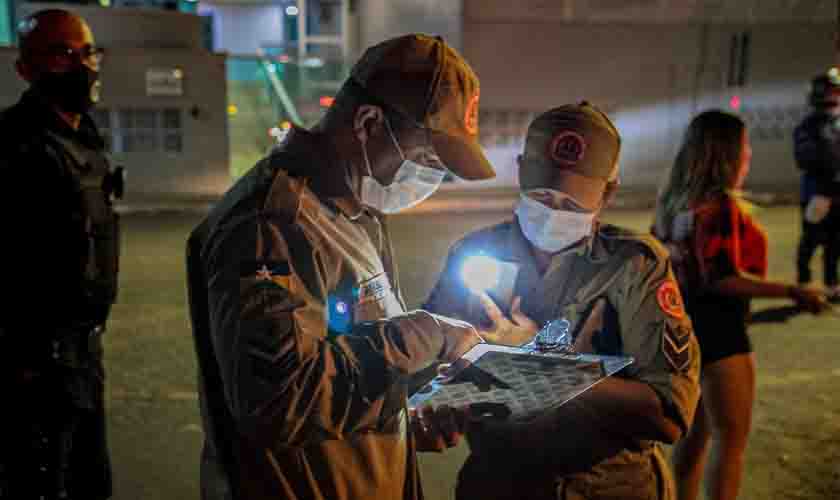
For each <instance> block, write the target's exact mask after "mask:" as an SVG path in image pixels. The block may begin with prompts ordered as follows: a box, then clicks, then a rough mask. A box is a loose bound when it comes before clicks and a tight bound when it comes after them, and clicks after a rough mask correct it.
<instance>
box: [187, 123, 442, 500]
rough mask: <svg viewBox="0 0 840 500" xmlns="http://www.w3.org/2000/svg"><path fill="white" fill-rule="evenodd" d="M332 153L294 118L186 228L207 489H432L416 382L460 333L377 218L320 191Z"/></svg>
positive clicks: (294, 494) (240, 494)
mask: <svg viewBox="0 0 840 500" xmlns="http://www.w3.org/2000/svg"><path fill="white" fill-rule="evenodd" d="M327 151H329V148H327V147H326V146H325V144H323V143H322V139H320V138H319V136H316V135H313V134H311V133H309V132H306V131H302V130H295V131H293V132H292V134H291V135H290V137H289V139H288V140H287V141H286V143H285V145H284V146H282V147H280V148H278V150H277V151H275V152H274V153H273V154H272V155H271V156H269V157H268V158H267V159H265V160H263V161H262V162H260V163H259V164H257V165H256V166H255V167H254V168H253V169H252V170H251V171H250V172H249V173H248V174H246V175H245V176H244V177H243V178H242V179H241V180H240V181H239V182H238V183H237V184H236V185H235V186H234V187H233V188H232V189H231V190H230V191H229V192H228V193H227V194H226V196H225V197H224V198H223V200H221V202H220V203H219V204H218V206H216V207H215V209H214V210H213V211H212V213H211V214H210V215H209V216H208V217H207V218H206V220H204V221H203V222H202V223H201V224H200V225H199V226H198V227H197V228H196V230H195V231H194V232H193V234H192V235H191V237H190V240H189V243H188V249H187V255H188V256H187V261H188V268H189V269H188V275H189V278H188V279H189V288H190V307H191V316H192V321H193V333H194V338H195V343H196V350H197V353H198V360H199V371H200V379H201V380H200V382H201V385H200V395H201V405H202V416H203V422H204V427H205V434H206V441H205V449H204V453H203V460H202V497H203V498H204V499H207V500H211V499H212V500H217V499H227V498H233V499H247V500H256V499H272V500H274V499H330V500H337V499H338V500H340V499H373V498H376V499H383V500H387V499H395V500H398V499H416V498H421V497H422V494H421V491H420V484H419V480H418V473H417V464H416V460H415V455H414V445H413V441H412V439H411V437H410V435H408V434H407V432H406V430H407V425H406V423H407V413H406V389H405V387H406V385H405V381H406V379H407V377H408V375H410V374H413V373H415V372H418V371H420V370H422V369H424V368H427V367H428V366H429V365H430V364H431V363H432V362H434V361H435V360H436V359H437V358H439V357H443V356H446V355H448V349H450V347H451V346H450V345H449V344H448V343H447V342H446V335H445V332H444V331H442V329H441V325H440V324H439V323H438V320H437V318H436V317H435V316H433V315H431V314H429V313H426V312H422V311H415V312H410V313H406V312H405V311H404V307H403V302H402V299H401V298H400V295H399V292H398V290H397V283H396V279H395V274H394V267H393V263H392V257H391V247H390V241H389V239H388V235H387V234H386V233H385V232H384V228H382V226H381V225H380V224H379V222H378V220H377V219H376V218H375V217H373V216H371V215H369V214H367V212H366V211H364V210H362V209H361V207H360V206H359V205H358V203H357V202H355V201H354V200H355V198H353V197H352V195H350V194H349V191H347V190H345V191H343V192H338V193H326V194H323V193H320V194H316V192H315V191H316V190H317V189H315V188H314V187H313V186H316V185H318V183H319V179H320V180H322V179H324V177H323V176H325V175H331V176H343V175H344V172H345V171H344V169H343V168H342V166H341V165H339V164H336V163H335V162H334V161H332V160H331V157H330V156H329V155H328V153H327ZM319 176H320V177H319Z"/></svg>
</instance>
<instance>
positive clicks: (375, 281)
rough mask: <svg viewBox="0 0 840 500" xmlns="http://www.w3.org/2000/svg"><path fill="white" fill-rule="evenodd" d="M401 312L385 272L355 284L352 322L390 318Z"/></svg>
mask: <svg viewBox="0 0 840 500" xmlns="http://www.w3.org/2000/svg"><path fill="white" fill-rule="evenodd" d="M403 312H405V311H404V310H403V307H402V304H400V301H399V300H397V296H396V294H395V293H394V289H393V287H392V286H391V280H389V279H388V275H387V274H385V273H380V274H378V275H376V276H374V277H373V278H370V279H368V280H366V281H363V282H361V283H359V284H358V285H357V288H356V300H355V304H354V306H353V319H354V321H353V322H354V324H358V323H362V322H364V321H374V320H377V319H383V318H390V317H391V316H396V315H398V314H402V313H403Z"/></svg>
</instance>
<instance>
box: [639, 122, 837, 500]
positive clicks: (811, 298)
mask: <svg viewBox="0 0 840 500" xmlns="http://www.w3.org/2000/svg"><path fill="white" fill-rule="evenodd" d="M751 155H752V151H751V148H750V143H749V136H748V134H747V129H746V126H745V125H744V122H743V121H742V120H741V119H740V118H738V117H737V116H735V115H732V114H729V113H725V112H722V111H707V112H704V113H701V114H700V115H698V116H697V117H695V118H694V119H693V120H692V122H691V124H690V125H689V127H688V131H687V133H686V135H685V137H684V140H683V143H682V146H681V148H680V150H679V153H678V154H677V158H676V160H675V161H674V165H673V167H672V169H671V172H670V175H669V176H668V178H667V179H666V182H665V184H664V186H663V188H662V190H661V193H660V195H659V199H658V201H657V207H656V214H655V221H654V232H655V233H656V235H657V236H658V237H659V238H660V239H662V240H663V241H664V242H665V243H666V244H667V245H668V246H669V247H670V249H671V256H672V261H673V262H674V267H675V270H676V272H677V277H678V279H679V281H680V285H681V288H682V291H683V294H684V296H685V299H686V307H687V309H688V312H689V315H690V316H691V319H692V321H693V323H694V331H695V334H696V336H697V339H698V341H699V342H700V351H701V354H702V363H703V367H702V376H701V384H702V396H701V402H700V406H699V407H698V410H697V413H696V415H695V418H694V423H693V427H692V429H691V431H690V432H689V434H688V436H686V438H685V439H684V440H682V441H681V442H680V443H678V445H677V446H676V448H675V453H674V462H675V468H676V474H677V485H678V489H679V495H680V499H681V500H691V499H695V498H697V495H698V490H699V486H700V480H701V477H702V475H703V469H704V465H705V462H706V455H707V450H708V445H709V442H710V441H712V442H713V444H714V446H713V450H714V451H713V453H712V463H711V464H710V465H711V466H710V467H709V469H708V472H709V475H708V477H707V478H706V487H707V496H708V498H710V499H716V500H730V499H734V498H736V497H737V496H738V489H739V486H740V481H741V474H742V470H743V467H744V449H745V448H746V445H747V438H748V435H749V432H750V422H751V418H752V408H753V401H754V398H755V357H754V355H753V352H752V345H751V343H750V339H749V337H748V336H747V324H746V322H747V319H748V315H749V310H750V299H752V298H753V297H789V298H791V299H792V300H794V301H795V302H796V303H797V304H798V305H800V306H802V307H804V308H805V309H807V310H809V311H812V312H819V311H821V310H822V309H823V308H825V307H826V302H825V296H824V295H823V293H821V292H820V291H817V290H815V289H811V288H807V287H805V286H802V285H792V284H788V283H782V282H779V281H774V280H770V279H767V278H766V274H767V236H766V234H765V232H764V230H763V229H762V228H761V227H760V226H759V225H758V224H757V223H756V221H755V220H754V219H753V218H752V217H751V216H750V215H749V213H748V207H747V206H746V203H745V202H744V201H742V200H741V199H740V198H739V195H738V190H739V189H740V188H741V187H742V185H743V183H744V179H745V178H746V177H747V173H748V172H749V168H750V157H751Z"/></svg>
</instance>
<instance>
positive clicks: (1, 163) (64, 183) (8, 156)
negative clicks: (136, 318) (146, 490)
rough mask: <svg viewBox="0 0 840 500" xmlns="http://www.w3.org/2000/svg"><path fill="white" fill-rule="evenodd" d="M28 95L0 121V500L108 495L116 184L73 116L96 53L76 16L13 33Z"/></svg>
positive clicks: (49, 17)
mask: <svg viewBox="0 0 840 500" xmlns="http://www.w3.org/2000/svg"><path fill="white" fill-rule="evenodd" d="M18 35H19V40H20V52H19V59H18V61H17V66H16V67H17V71H18V74H19V75H20V76H21V78H23V79H24V80H25V81H26V82H27V83H28V84H29V88H28V89H27V90H26V92H25V93H24V94H23V96H22V97H21V99H20V101H19V102H18V103H17V104H15V105H14V106H12V107H11V108H9V109H7V110H5V111H3V112H2V114H0V173H2V176H3V182H2V188H0V189H2V191H3V192H2V195H0V227H2V228H3V235H4V236H3V245H2V249H0V259H2V260H1V261H2V262H3V263H4V269H5V270H4V274H3V279H2V281H0V283H2V288H3V296H4V302H3V306H2V309H0V311H2V313H0V388H2V390H3V394H4V396H5V403H6V405H5V410H4V411H3V412H2V416H0V442H2V443H3V444H2V446H0V499H3V500H6V499H12V498H13V499H20V500H28V499H70V500H76V499H85V500H102V499H106V498H110V496H111V471H110V464H109V457H108V450H107V446H106V441H105V415H104V405H103V394H104V369H103V364H102V343H101V338H102V334H103V332H104V331H105V323H106V321H107V319H108V315H109V311H110V308H111V305H112V304H113V302H114V300H115V298H116V293H117V269H118V263H117V261H118V258H119V257H118V256H119V249H118V245H119V230H118V219H117V216H116V214H115V213H114V210H113V207H112V197H113V196H115V195H119V191H120V190H121V187H120V186H119V182H118V180H117V179H118V177H117V176H116V175H114V173H113V171H112V169H111V167H110V165H109V163H108V160H107V159H106V157H105V154H104V150H105V144H104V141H103V140H102V138H101V136H100V135H99V133H98V131H97V130H96V127H95V125H94V123H93V120H92V119H91V118H90V116H89V115H88V114H87V112H88V111H89V110H90V109H91V107H92V106H93V105H94V104H95V103H96V102H97V101H98V100H99V63H100V60H101V56H102V51H101V49H98V48H96V46H95V45H94V39H93V34H92V33H91V31H90V28H89V27H88V25H87V24H86V23H85V21H84V20H82V19H81V18H80V17H78V16H76V15H75V14H72V13H70V12H67V11H63V10H55V9H51V10H44V11H40V12H37V13H35V14H33V15H31V16H29V17H27V18H25V19H24V20H23V21H22V22H21V24H20V26H19V31H18Z"/></svg>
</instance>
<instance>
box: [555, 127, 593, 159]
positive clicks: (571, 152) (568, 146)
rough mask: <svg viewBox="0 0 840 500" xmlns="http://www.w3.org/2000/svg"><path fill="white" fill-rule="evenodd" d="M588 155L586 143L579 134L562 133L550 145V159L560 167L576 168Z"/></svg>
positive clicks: (568, 131) (571, 132)
mask: <svg viewBox="0 0 840 500" xmlns="http://www.w3.org/2000/svg"><path fill="white" fill-rule="evenodd" d="M584 154H586V141H585V140H584V138H583V136H581V135H580V134H578V133H577V132H573V131H571V130H566V131H563V132H560V133H559V134H557V135H556V136H554V138H553V139H552V140H551V143H550V144H549V145H548V157H549V158H551V159H552V160H554V161H555V162H556V163H559V164H560V165H566V166H574V165H577V164H578V162H580V161H581V160H582V159H583V156H584Z"/></svg>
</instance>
